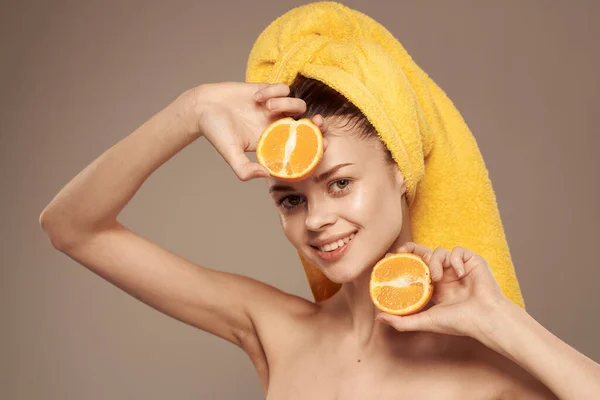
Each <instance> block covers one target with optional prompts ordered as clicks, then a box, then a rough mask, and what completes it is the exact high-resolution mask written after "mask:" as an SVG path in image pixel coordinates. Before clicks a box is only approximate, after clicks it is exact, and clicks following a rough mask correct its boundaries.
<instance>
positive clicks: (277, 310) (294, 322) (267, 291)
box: [248, 282, 320, 359]
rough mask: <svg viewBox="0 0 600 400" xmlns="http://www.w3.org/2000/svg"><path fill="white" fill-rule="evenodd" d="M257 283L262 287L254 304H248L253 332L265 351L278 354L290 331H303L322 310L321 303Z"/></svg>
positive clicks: (256, 294) (292, 333)
mask: <svg viewBox="0 0 600 400" xmlns="http://www.w3.org/2000/svg"><path fill="white" fill-rule="evenodd" d="M256 284H257V285H259V286H260V290H258V291H256V292H255V294H254V298H253V299H252V302H253V303H254V304H252V305H248V310H249V315H250V318H251V320H252V324H253V327H254V329H253V334H255V335H256V340H258V341H260V343H261V346H262V347H263V348H264V349H265V351H266V352H268V353H272V354H273V356H274V355H275V354H277V353H280V352H281V351H283V350H284V349H283V348H282V346H285V345H286V343H287V342H288V338H289V337H290V335H300V334H301V333H302V331H303V330H304V328H305V327H306V326H307V322H308V321H309V320H310V319H311V318H312V317H314V316H315V315H317V314H318V312H319V310H320V306H319V305H318V304H315V303H313V302H311V301H309V300H306V299H304V298H302V297H300V296H296V295H294V294H291V293H287V292H284V291H282V290H280V289H278V288H276V287H274V286H271V285H268V284H266V283H261V282H257V283H256ZM267 355H270V354H267ZM269 358H270V359H272V358H273V357H269Z"/></svg>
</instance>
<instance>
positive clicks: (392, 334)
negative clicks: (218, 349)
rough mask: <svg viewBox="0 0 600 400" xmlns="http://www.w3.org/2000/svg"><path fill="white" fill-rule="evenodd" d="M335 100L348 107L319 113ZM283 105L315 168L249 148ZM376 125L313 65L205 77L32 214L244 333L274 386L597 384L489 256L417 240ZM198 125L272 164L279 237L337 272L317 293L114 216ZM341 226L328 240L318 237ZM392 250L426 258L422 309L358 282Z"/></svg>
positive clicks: (117, 276) (401, 184)
mask: <svg viewBox="0 0 600 400" xmlns="http://www.w3.org/2000/svg"><path fill="white" fill-rule="evenodd" d="M315 93H317V94H318V93H321V94H323V93H325V94H324V95H323V96H322V97H321V98H323V99H327V101H324V100H322V101H318V100H315V98H314V95H315ZM311 96H313V97H311ZM317 97H319V96H317ZM303 98H304V99H303ZM313 100H314V101H313ZM336 102H338V103H339V102H341V103H344V104H345V107H343V110H338V111H336V112H335V113H334V114H331V115H327V114H328V111H327V110H330V109H331V107H329V106H331V104H334V103H336ZM334 108H335V107H334ZM319 110H320V111H322V112H323V114H324V115H325V116H322V115H320V113H316V114H315V112H316V111H319ZM283 116H294V117H297V118H299V117H303V116H307V117H310V118H311V119H312V120H313V122H315V124H317V125H318V126H319V127H320V128H321V130H322V132H323V134H324V137H325V139H326V149H325V153H324V156H323V159H322V161H321V163H320V164H319V165H318V167H317V168H316V170H315V171H314V172H313V173H312V174H311V176H310V177H308V178H307V179H305V180H303V181H300V182H296V183H293V184H290V183H288V182H281V181H277V180H276V179H273V178H272V177H269V175H268V173H267V171H266V170H265V169H264V168H262V167H261V166H260V165H258V164H255V163H252V162H250V161H249V160H248V158H247V157H246V155H245V154H244V152H245V151H253V150H254V149H255V145H256V141H257V139H258V136H259V135H260V133H261V132H262V131H263V130H264V129H265V128H266V127H267V126H268V125H269V124H270V123H271V122H273V121H275V120H277V119H279V118H281V117H283ZM372 132H373V130H372V129H371V127H369V125H368V123H367V122H366V118H364V116H363V115H361V113H360V112H359V111H358V110H357V109H356V108H355V107H353V106H352V104H350V103H349V102H347V101H346V99H344V98H343V97H342V96H341V95H339V94H337V93H334V92H332V91H331V89H330V88H328V87H326V86H325V85H322V84H319V83H318V82H315V81H313V80H310V79H298V80H296V81H295V83H294V85H292V88H290V87H289V86H287V85H285V84H261V83H236V82H223V83H216V84H204V85H200V86H198V87H196V88H193V89H190V90H188V91H186V92H184V93H182V94H181V95H180V96H179V97H178V98H177V99H175V100H174V101H173V102H172V103H170V104H169V105H167V106H166V107H165V108H164V109H163V110H161V111H160V112H159V113H157V114H156V115H154V116H153V117H152V118H151V119H149V120H148V121H147V122H146V123H144V124H143V125H142V126H140V127H139V128H138V129H136V130H135V131H134V132H133V133H131V134H130V135H129V136H127V137H126V138H124V139H123V140H121V141H120V142H119V143H117V144H116V145H114V146H113V147H112V148H111V149H109V150H108V151H106V152H105V153H104V154H102V155H101V156H100V157H99V158H98V159H96V160H95V161H94V162H92V163H91V164H90V165H89V166H88V167H86V168H85V169H84V170H83V171H82V172H80V173H79V174H78V175H77V176H76V177H75V178H73V180H72V181H71V182H70V183H69V184H68V185H66V186H65V187H64V188H63V189H62V190H61V191H60V192H59V193H58V195H57V196H56V197H55V198H54V199H53V200H52V202H51V203H50V204H49V205H48V206H47V207H46V209H45V210H44V211H43V212H42V215H41V216H40V224H41V225H42V227H43V229H44V230H45V231H46V232H47V233H48V235H49V238H50V240H51V242H52V244H53V245H54V247H56V248H57V249H59V250H60V251H62V252H64V253H65V254H67V255H69V256H70V257H72V258H73V259H75V260H76V261H78V262H79V263H81V264H82V265H84V266H85V267H87V268H89V269H90V270H91V271H93V272H95V273H96V274H98V275H100V276H101V277H103V278H104V279H106V280H107V281H109V282H111V283H113V284H114V285H116V286H118V287H120V288H121V289H123V290H125V291H126V292H128V293H129V294H131V295H132V296H134V297H136V298H138V299H140V300H141V301H143V302H145V303H146V304H148V305H150V306H152V307H154V308H156V309H157V310H160V311H162V312H164V313H165V314H167V315H170V316H172V317H174V318H177V319H179V320H181V321H183V322H185V323H187V324H190V325H192V326H195V327H197V328H199V329H202V330H204V331H206V332H210V333H212V334H214V335H217V336H219V337H222V338H224V339H226V340H228V341H230V342H232V343H234V344H236V345H237V346H239V347H240V348H242V349H243V350H244V351H245V352H246V353H247V354H248V355H249V357H250V358H251V359H252V361H253V363H254V365H255V366H256V369H257V372H258V374H259V377H260V379H261V382H262V384H263V388H264V390H265V393H266V397H267V398H269V399H284V398H285V399H293V398H298V399H306V398H311V399H313V398H314V399H333V398H342V399H365V398H381V399H388V398H389V399H393V398H427V399H434V398H440V399H451V398H460V399H468V398H473V399H500V398H510V399H512V398H527V399H530V398H539V399H552V398H561V399H588V398H589V399H591V398H595V397H597V395H598V393H600V366H599V365H598V364H596V363H594V362H593V361H592V360H590V359H588V358H586V357H585V356H583V355H582V354H580V353H578V352H577V351H575V350H574V349H572V348H571V347H569V346H568V345H566V344H565V343H563V342H562V341H560V340H559V339H557V338H555V337H554V336H553V335H552V334H551V333H549V332H548V331H546V330H545V329H544V328H543V327H541V326H540V325H539V324H538V323H537V322H535V321H534V320H533V319H532V318H531V317H530V316H529V315H528V314H527V313H526V312H525V311H524V310H523V309H522V308H520V307H518V306H517V305H515V304H514V303H513V302H512V301H510V300H509V299H508V298H507V297H506V296H505V295H504V294H503V292H502V291H501V290H500V287H499V286H498V284H497V283H496V281H495V279H494V276H493V275H492V273H491V270H490V266H489V265H488V263H487V261H486V260H485V259H484V258H482V257H481V256H479V255H477V254H474V253H473V252H472V251H470V250H469V249H464V248H461V247H456V248H453V249H444V248H436V249H435V250H432V249H429V248H426V247H425V246H422V245H420V244H417V243H414V242H413V241H412V233H411V227H410V226H409V223H408V222H409V220H408V217H407V216H408V209H407V201H406V190H407V189H406V182H405V177H404V176H403V174H402V172H401V171H400V169H399V168H398V167H397V165H396V164H394V163H392V162H390V155H389V151H387V149H386V147H385V146H384V145H383V144H382V142H381V141H380V140H379V138H378V137H377V136H376V135H373V133H372ZM202 137H203V138H206V139H207V140H208V141H209V142H210V143H211V144H212V145H213V146H214V147H215V149H216V150H217V151H218V152H219V153H220V154H221V155H222V156H223V158H224V159H225V160H226V162H227V163H228V164H229V165H230V166H231V168H232V169H233V171H234V172H235V173H236V175H237V176H238V177H239V178H240V180H242V181H247V180H250V179H254V178H260V177H262V178H266V179H267V181H268V184H269V190H270V193H271V195H272V197H273V200H274V202H275V204H276V207H277V210H278V212H279V215H280V219H281V224H282V227H283V230H284V233H285V234H286V236H287V238H288V240H289V241H290V242H291V243H292V244H293V245H294V246H295V247H296V249H298V251H299V253H301V254H302V255H304V256H306V257H308V258H309V259H310V261H312V262H313V263H314V264H315V265H316V266H317V267H318V268H319V269H320V270H321V271H322V272H323V274H325V275H326V276H327V277H328V278H329V279H331V280H332V281H333V282H336V283H339V284H341V289H340V290H339V291H338V292H337V293H336V294H335V295H333V296H332V297H330V298H329V299H327V300H324V301H322V302H320V303H312V302H309V301H307V300H304V299H302V298H299V297H296V296H292V295H289V294H286V293H283V292H281V291H279V290H277V289H276V288H273V287H271V286H269V285H266V284H263V283H260V282H257V281H255V280H253V279H250V278H247V277H244V276H239V275H235V274H229V273H224V272H220V271H216V270H212V269H208V268H205V267H202V266H198V265H194V264H192V263H191V262H189V261H187V260H185V259H183V258H181V257H179V256H177V255H175V254H172V253H171V252H169V251H167V250H165V249H162V248H160V247H159V246H157V245H155V244H153V243H151V242H149V241H148V240H146V239H144V238H142V237H140V236H138V235H136V234H135V233H133V232H132V231H130V230H128V229H127V228H126V227H125V226H123V225H122V224H120V223H119V222H118V220H117V218H118V215H119V213H120V212H121V210H122V209H123V208H124V207H125V205H126V204H127V203H128V202H129V201H130V200H131V198H132V197H133V196H134V194H135V193H136V191H137V190H138V189H139V188H140V186H141V185H142V184H143V182H144V181H145V180H146V179H147V178H148V177H149V175H150V174H151V173H152V172H153V171H155V170H156V169H157V168H158V167H159V166H161V165H162V164H163V163H164V162H166V161H167V160H169V159H170V158H171V157H173V156H174V155H175V154H176V153H177V152H179V151H180V150H181V149H183V148H184V147H185V146H187V145H188V144H190V143H192V142H193V141H194V140H196V139H199V138H202ZM339 240H341V244H340V245H341V248H340V249H338V250H336V253H335V256H331V255H327V253H328V252H329V251H330V250H331V247H329V248H325V247H323V246H324V245H325V244H328V243H331V242H339ZM399 251H408V252H413V253H416V254H418V255H420V256H421V257H423V258H424V259H425V260H426V261H427V262H428V264H429V265H430V267H431V270H432V278H433V280H434V285H435V296H434V298H433V299H432V303H431V304H430V305H429V307H428V309H427V310H425V311H423V312H421V313H419V314H416V315H414V316H410V317H402V318H400V317H393V316H390V315H383V314H382V313H380V312H378V311H377V309H376V308H375V307H374V305H373V303H372V302H371V300H370V298H369V295H368V290H367V287H368V280H369V276H370V270H371V268H372V266H373V265H374V262H375V261H376V260H378V259H380V258H381V257H383V256H384V255H385V253H388V252H399ZM224 291H227V292H228V293H229V295H228V296H225V297H224V296H221V295H220V293H223V292H224ZM376 317H377V319H375V318H376ZM558 366H560V367H558Z"/></svg>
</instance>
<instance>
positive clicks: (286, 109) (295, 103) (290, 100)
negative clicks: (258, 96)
mask: <svg viewBox="0 0 600 400" xmlns="http://www.w3.org/2000/svg"><path fill="white" fill-rule="evenodd" d="M265 107H266V108H267V110H269V111H272V112H278V113H284V114H285V115H287V116H293V115H300V114H303V113H304V112H305V111H306V103H305V102H304V100H302V99H297V98H295V97H278V98H273V99H269V100H267V101H266V102H265Z"/></svg>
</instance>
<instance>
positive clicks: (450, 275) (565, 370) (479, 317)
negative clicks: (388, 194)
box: [377, 242, 600, 400]
mask: <svg viewBox="0 0 600 400" xmlns="http://www.w3.org/2000/svg"><path fill="white" fill-rule="evenodd" d="M398 252H410V253H414V254H417V255H419V256H421V258H423V260H424V261H425V262H426V263H427V264H428V265H429V268H430V270H431V277H432V280H433V282H434V294H433V297H432V302H433V303H434V306H432V307H431V308H429V309H428V310H426V311H422V312H420V313H417V314H414V315H410V316H405V317H398V316H394V315H390V314H385V313H381V314H379V315H378V317H377V319H378V320H381V321H383V322H386V323H388V324H389V325H391V326H392V327H394V328H395V329H397V330H399V331H429V332H437V333H442V334H448V335H458V336H470V337H472V338H474V339H476V340H478V341H480V342H481V343H483V344H484V345H486V346H487V347H489V348H490V349H492V350H494V351H496V352H497V353H500V354H502V355H503V356H505V357H506V358H508V359H510V360H512V361H513V362H515V363H516V364H518V365H520V366H521V367H522V368H523V369H525V370H526V371H528V372H529V373H530V374H531V375H532V376H534V377H535V378H537V379H538V380H539V381H540V382H542V383H543V384H544V385H545V386H546V387H547V388H548V389H549V390H551V391H552V392H553V393H554V394H555V395H556V396H557V397H558V398H559V399H563V400H570V399H573V400H587V399H590V400H592V399H594V400H597V399H600V365H599V364H597V363H595V362H594V361H593V360H591V359H590V358H588V357H586V356H585V355H583V354H581V353H579V352H578V351H577V350H575V349H574V348H572V347H571V346H569V345H568V344H566V343H565V342H563V341H562V340H560V339H559V338H557V337H556V336H554V335H553V334H552V333H551V332H549V331H548V330H546V329H545V328H544V327H543V326H542V325H540V324H539V323H538V322H537V321H536V320H535V319H534V318H533V317H531V316H530V315H529V314H528V313H527V312H526V311H525V310H524V309H522V308H521V307H519V306H518V305H516V304H514V303H513V302H512V301H510V300H509V299H508V298H506V297H505V296H504V295H503V294H502V291H501V290H500V287H499V286H498V283H497V282H496V280H495V279H494V276H493V274H492V272H491V269H490V267H489V264H488V263H487V261H486V260H485V259H484V258H483V257H481V256H479V255H477V254H475V253H473V252H471V251H469V250H467V249H464V248H462V247H456V248H454V249H453V250H452V252H450V251H448V250H446V249H443V248H438V249H436V250H435V251H434V250H431V249H429V248H427V247H425V246H422V245H419V244H416V243H412V242H409V243H406V244H404V245H403V246H402V247H400V249H398Z"/></svg>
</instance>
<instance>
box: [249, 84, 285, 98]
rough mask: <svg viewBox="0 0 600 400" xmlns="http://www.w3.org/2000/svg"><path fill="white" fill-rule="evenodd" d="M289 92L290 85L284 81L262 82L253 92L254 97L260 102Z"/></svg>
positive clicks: (283, 95)
mask: <svg viewBox="0 0 600 400" xmlns="http://www.w3.org/2000/svg"><path fill="white" fill-rule="evenodd" d="M259 87H260V86H259ZM289 94H290V87H289V86H288V85H286V84H284V83H276V84H264V86H262V87H260V89H258V90H257V91H256V92H255V93H254V99H255V100H256V101H261V102H262V101H267V100H269V99H271V98H274V97H287V96H288V95H289Z"/></svg>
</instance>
